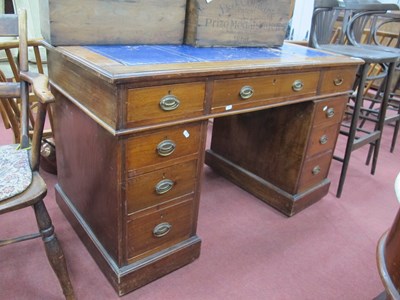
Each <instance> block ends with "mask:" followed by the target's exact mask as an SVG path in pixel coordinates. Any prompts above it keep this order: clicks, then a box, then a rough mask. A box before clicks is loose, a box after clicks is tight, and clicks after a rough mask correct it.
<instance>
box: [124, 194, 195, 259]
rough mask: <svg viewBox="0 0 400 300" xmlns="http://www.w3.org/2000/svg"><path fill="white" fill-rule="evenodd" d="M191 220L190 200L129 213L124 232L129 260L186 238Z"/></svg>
mask: <svg viewBox="0 0 400 300" xmlns="http://www.w3.org/2000/svg"><path fill="white" fill-rule="evenodd" d="M192 221H193V200H186V201H184V202H180V203H178V204H176V205H173V206H169V207H166V208H164V209H160V210H158V211H156V212H152V213H149V214H147V215H143V214H141V215H140V216H139V217H135V215H134V216H132V217H130V219H129V220H128V222H127V235H126V237H127V258H128V260H132V259H133V258H135V257H137V256H138V255H141V254H146V256H147V255H150V254H152V253H155V252H158V251H160V250H162V249H165V248H167V247H169V246H172V245H174V244H177V243H179V242H181V241H183V240H185V239H187V238H189V237H190V235H191V232H192ZM150 251H151V252H150ZM137 259H140V257H137Z"/></svg>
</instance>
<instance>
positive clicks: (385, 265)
mask: <svg viewBox="0 0 400 300" xmlns="http://www.w3.org/2000/svg"><path fill="white" fill-rule="evenodd" d="M395 191H396V195H397V200H398V201H399V203H400V173H399V175H397V178H396V181H395ZM376 260H377V264H378V270H379V274H380V276H381V279H382V282H383V285H384V287H385V291H384V292H383V293H382V294H381V295H379V296H378V297H377V298H375V299H376V300H378V299H379V300H389V299H393V300H397V299H400V209H399V210H398V212H397V215H396V218H395V220H394V222H393V224H392V226H391V227H390V229H389V230H388V231H387V232H385V233H384V234H383V236H382V237H381V238H380V240H379V242H378V246H377V252H376Z"/></svg>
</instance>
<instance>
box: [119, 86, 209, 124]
mask: <svg viewBox="0 0 400 300" xmlns="http://www.w3.org/2000/svg"><path fill="white" fill-rule="evenodd" d="M204 95H205V84H204V83H203V82H197V83H185V84H173V85H163V86H156V87H146V88H137V89H131V90H128V103H127V123H128V126H133V125H146V124H152V123H155V122H157V123H160V122H165V121H170V120H177V119H182V118H188V117H195V116H201V115H202V114H203V113H204Z"/></svg>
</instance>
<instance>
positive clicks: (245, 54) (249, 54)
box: [86, 43, 333, 66]
mask: <svg viewBox="0 0 400 300" xmlns="http://www.w3.org/2000/svg"><path fill="white" fill-rule="evenodd" d="M86 47H87V48H88V49H90V50H92V51H94V52H96V53H98V54H101V55H103V56H105V57H108V58H110V59H112V60H115V61H118V62H119V63H121V64H123V65H126V66H139V65H154V64H173V63H190V62H217V61H230V60H257V59H262V60H263V59H274V58H276V59H283V58H289V59H290V58H293V57H296V56H299V57H301V58H313V57H323V56H332V55H333V54H329V53H325V52H321V51H318V50H315V49H310V48H307V47H300V46H297V45H293V44H290V43H285V44H284V45H282V46H281V47H277V48H256V47H254V48H196V47H192V46H187V45H100V46H86Z"/></svg>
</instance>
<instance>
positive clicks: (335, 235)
mask: <svg viewBox="0 0 400 300" xmlns="http://www.w3.org/2000/svg"><path fill="white" fill-rule="evenodd" d="M0 130H1V131H0V144H4V143H6V142H9V141H10V140H11V134H10V133H9V132H5V131H4V129H3V128H1V129H0ZM385 130H386V131H385V133H384V141H383V145H382V148H381V154H380V157H379V163H378V168H377V172H376V175H375V176H372V175H370V174H369V167H366V166H365V165H364V159H365V156H366V149H360V150H357V151H356V152H354V153H353V156H352V160H351V162H350V168H349V171H348V176H347V181H346V184H345V187H344V191H343V195H342V198H340V199H337V198H336V197H335V193H336V188H337V181H338V178H339V172H340V167H341V164H340V163H338V162H336V161H333V163H332V166H331V171H330V174H329V178H330V179H331V180H332V185H331V188H330V192H329V194H328V195H327V196H326V197H324V198H323V199H322V200H321V201H320V202H318V203H316V204H314V205H312V206H311V207H309V208H307V209H306V210H304V211H303V212H301V213H299V214H297V215H295V216H294V217H291V218H287V217H285V216H284V215H282V214H281V213H279V212H277V211H276V210H274V209H273V208H271V207H269V206H268V205H266V204H265V203H263V202H261V201H259V200H257V199H256V198H255V197H253V196H251V195H250V194H248V193H247V192H245V191H243V190H242V189H240V188H238V187H236V186H235V185H233V184H231V183H230V182H228V181H227V180H225V179H224V178H222V177H220V176H219V175H218V174H216V173H214V172H213V171H212V170H211V169H209V168H208V167H205V168H204V174H203V176H204V182H203V185H202V194H201V205H200V215H199V221H198V235H199V236H200V237H201V238H202V241H203V242H202V250H201V255H200V258H199V259H198V260H196V261H195V262H193V263H192V264H190V265H188V266H186V267H183V268H181V269H179V270H177V271H175V272H173V273H171V274H169V275H167V276H165V277H163V278H161V279H159V280H157V281H154V282H152V283H150V284H148V285H146V286H144V287H142V288H140V289H138V290H136V291H133V292H131V293H130V294H128V295H126V296H124V297H122V299H139V300H156V299H160V300H161V299H162V300H169V299H199V300H206V299H210V300H211V299H231V300H235V299H241V300H242V299H251V300H255V299H282V300H283V299H287V300H292V299H293V300H294V299H296V300H298V299H300V300H301V299H324V300H328V299H332V300H333V299H349V300H353V299H372V298H373V297H375V296H377V295H378V294H379V293H380V292H381V291H382V290H383V286H382V283H381V281H380V278H379V275H378V271H377V267H376V261H375V249H376V244H377V241H378V239H379V237H380V236H381V235H382V233H383V232H384V231H385V230H386V229H387V228H388V227H389V226H390V225H391V222H392V220H393V219H394V217H395V214H396V212H397V209H398V207H399V204H398V203H397V201H396V198H395V194H394V190H393V183H394V179H395V177H396V175H397V173H398V172H400V144H398V145H397V149H396V150H395V153H393V154H391V153H389V150H388V149H389V142H390V139H391V134H392V130H393V129H392V128H391V127H387V128H386V129H385ZM343 148H344V143H343V140H339V143H338V146H337V152H341V151H343ZM42 174H43V176H44V178H45V180H46V182H47V184H48V187H49V193H48V196H47V198H46V200H45V201H46V204H47V207H48V209H49V212H50V215H51V216H52V218H53V221H54V225H55V227H56V232H57V234H58V237H59V240H60V241H61V243H62V246H63V249H64V252H65V255H66V258H67V262H68V267H69V271H70V277H71V280H72V283H73V285H74V288H75V292H76V296H77V299H83V300H90V299H96V300H99V299H118V298H119V297H118V296H117V294H116V293H115V291H114V290H113V288H112V287H111V285H110V284H109V283H108V281H107V280H106V278H105V277H104V275H103V274H102V273H101V271H100V270H99V268H98V267H97V265H96V263H95V262H94V261H93V259H92V258H91V256H90V255H89V253H88V252H87V250H86V248H85V247H84V245H83V244H82V243H81V241H80V240H79V239H78V237H77V235H76V234H75V232H74V231H73V230H72V228H71V226H70V225H69V223H68V222H67V220H66V219H65V218H64V216H63V214H62V213H61V211H60V210H59V208H58V206H57V204H56V203H55V200H54V184H55V182H56V177H55V176H53V175H50V174H48V173H45V172H42ZM35 229H36V224H35V220H34V216H33V212H32V211H31V209H26V210H24V211H23V212H20V213H18V214H15V213H10V214H8V215H3V216H1V217H0V237H9V236H12V235H16V234H18V233H21V232H26V231H28V232H29V231H34V230H35ZM62 298H63V296H62V293H61V289H60V287H59V285H58V282H57V281H56V278H55V275H54V274H53V272H52V270H51V268H50V266H49V264H48V262H47V259H46V256H45V252H44V248H43V246H42V242H41V241H40V240H38V239H36V240H33V241H27V242H24V243H19V244H14V245H11V246H7V247H2V248H0V299H7V300H11V299H62Z"/></svg>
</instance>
